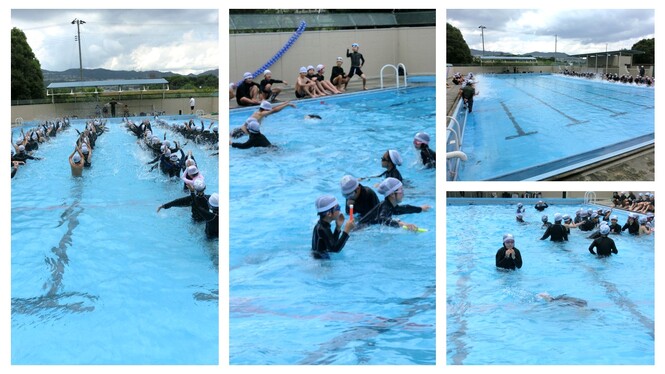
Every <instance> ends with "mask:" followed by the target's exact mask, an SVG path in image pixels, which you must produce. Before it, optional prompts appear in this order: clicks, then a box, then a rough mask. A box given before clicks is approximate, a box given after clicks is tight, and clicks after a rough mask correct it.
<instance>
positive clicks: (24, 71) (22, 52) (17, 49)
mask: <svg viewBox="0 0 665 374" xmlns="http://www.w3.org/2000/svg"><path fill="white" fill-rule="evenodd" d="M11 43H12V44H11V46H12V55H11V64H12V78H11V79H12V100H28V99H43V98H44V97H45V96H46V94H45V89H44V76H43V75H42V68H41V65H40V63H39V60H37V58H36V57H35V54H34V53H33V52H32V48H30V45H29V44H28V38H26V36H25V34H24V33H23V31H22V30H20V29H17V28H16V27H14V28H12V41H11Z"/></svg>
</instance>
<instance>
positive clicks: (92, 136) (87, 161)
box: [69, 119, 106, 177]
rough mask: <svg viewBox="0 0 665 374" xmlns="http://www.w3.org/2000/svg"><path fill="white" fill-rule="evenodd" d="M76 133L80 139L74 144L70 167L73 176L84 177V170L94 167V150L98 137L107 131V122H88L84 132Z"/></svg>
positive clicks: (70, 156)
mask: <svg viewBox="0 0 665 374" xmlns="http://www.w3.org/2000/svg"><path fill="white" fill-rule="evenodd" d="M76 131H77V132H78V134H79V137H78V139H77V140H76V143H75V144H74V150H73V151H72V153H71V154H70V155H69V166H70V168H71V171H72V176H74V177H82V176H83V169H84V168H89V167H91V166H92V150H93V148H95V143H96V142H97V137H99V136H100V135H102V134H103V133H104V131H106V120H103V121H101V120H99V119H94V120H90V121H87V122H86V124H85V128H84V129H83V132H80V131H78V130H76Z"/></svg>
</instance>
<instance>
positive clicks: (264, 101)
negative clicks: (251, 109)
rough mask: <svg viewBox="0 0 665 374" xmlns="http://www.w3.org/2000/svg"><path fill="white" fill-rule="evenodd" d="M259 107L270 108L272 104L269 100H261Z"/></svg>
mask: <svg viewBox="0 0 665 374" xmlns="http://www.w3.org/2000/svg"><path fill="white" fill-rule="evenodd" d="M260 108H261V109H263V110H272V104H270V101H266V100H263V101H262V102H261V106H260Z"/></svg>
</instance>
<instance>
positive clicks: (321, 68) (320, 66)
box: [316, 64, 326, 71]
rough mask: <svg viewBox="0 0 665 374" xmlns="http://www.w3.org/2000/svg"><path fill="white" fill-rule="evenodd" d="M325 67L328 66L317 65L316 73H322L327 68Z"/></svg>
mask: <svg viewBox="0 0 665 374" xmlns="http://www.w3.org/2000/svg"><path fill="white" fill-rule="evenodd" d="M325 67H326V66H325V65H323V64H318V65H316V71H321V70H323V68H325Z"/></svg>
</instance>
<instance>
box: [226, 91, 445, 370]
mask: <svg viewBox="0 0 665 374" xmlns="http://www.w3.org/2000/svg"><path fill="white" fill-rule="evenodd" d="M295 103H296V105H297V108H296V109H293V108H286V109H284V110H283V111H282V112H279V113H276V114H274V115H271V116H269V117H268V118H267V119H265V120H264V121H263V125H262V130H261V131H262V132H263V133H264V134H265V135H266V136H267V137H268V139H270V141H271V142H272V143H273V144H276V145H277V148H276V149H256V148H254V149H249V150H241V149H235V148H232V149H231V150H230V156H229V159H230V166H229V184H230V196H229V199H230V200H229V220H230V222H229V226H230V227H229V233H230V234H229V236H230V237H229V253H230V254H229V262H230V264H229V265H230V268H229V282H230V287H229V292H230V301H229V302H230V316H229V323H230V325H229V362H230V363H231V364H426V365H433V364H434V363H435V362H436V350H435V327H436V308H435V300H436V299H435V291H436V290H435V238H436V225H435V223H436V219H435V215H436V213H435V209H434V205H435V196H436V188H435V186H436V181H435V174H436V172H435V170H432V169H423V168H422V165H421V164H420V163H419V160H418V157H419V156H418V154H417V153H416V152H415V149H414V148H413V145H412V140H413V136H414V135H415V134H416V133H417V132H418V131H425V132H428V133H429V134H430V137H431V139H434V138H435V96H434V87H417V88H409V89H400V90H397V91H396V90H387V91H382V92H372V93H363V94H344V95H339V96H336V97H330V98H324V99H318V100H304V101H298V102H295ZM254 110H255V109H249V110H247V109H244V110H240V111H232V112H231V113H230V123H231V128H233V127H236V126H239V125H240V124H242V123H243V122H244V121H245V119H246V118H247V117H248V116H249V115H250V114H251V113H252V112H253V111H254ZM308 114H318V115H320V116H321V118H322V119H321V120H311V119H304V116H305V115H308ZM241 141H244V140H242V139H241ZM430 147H431V148H432V149H435V144H434V143H433V142H432V143H431V144H430ZM388 148H394V149H396V150H398V151H399V152H400V153H401V155H402V158H403V164H402V166H400V167H398V169H399V170H400V172H401V173H402V175H403V177H404V179H405V197H404V201H403V204H412V205H418V206H420V205H424V204H427V205H431V206H432V209H431V210H430V211H429V212H424V213H420V214H409V215H404V216H400V218H401V219H403V220H404V221H406V222H409V223H415V224H416V225H418V226H419V227H424V228H427V229H429V231H428V232H422V233H413V232H408V231H406V230H401V229H394V228H389V227H378V226H373V227H369V228H366V229H362V230H359V231H356V232H352V233H351V237H350V239H349V240H348V242H347V243H346V246H345V247H344V249H343V250H342V252H341V253H339V254H332V256H331V257H332V259H331V260H330V261H325V262H322V261H317V260H314V259H312V257H311V254H310V252H311V245H312V244H311V242H312V229H313V228H314V225H315V224H316V221H317V215H316V210H315V208H314V202H315V200H316V198H317V197H319V196H320V195H323V194H333V195H334V196H336V197H337V199H338V201H339V202H340V203H342V204H343V203H344V200H343V198H342V196H341V192H340V187H339V181H340V179H341V178H342V176H344V175H345V174H351V175H354V176H356V177H362V176H372V175H376V174H379V173H380V172H382V171H383V170H382V168H381V162H380V159H381V156H382V155H383V153H384V152H385V151H386V150H387V149H388ZM378 181H379V180H377V179H372V180H370V181H368V182H367V183H366V182H361V183H362V184H364V185H368V186H371V187H373V185H374V183H377V182H378ZM380 199H381V200H382V199H383V198H382V197H380Z"/></svg>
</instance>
